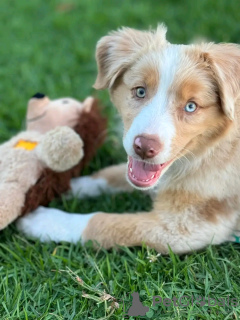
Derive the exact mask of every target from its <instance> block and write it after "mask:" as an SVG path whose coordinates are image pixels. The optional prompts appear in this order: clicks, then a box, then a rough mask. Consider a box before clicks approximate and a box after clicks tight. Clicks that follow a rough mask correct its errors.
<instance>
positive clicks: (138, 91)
mask: <svg viewBox="0 0 240 320" xmlns="http://www.w3.org/2000/svg"><path fill="white" fill-rule="evenodd" d="M145 95H146V90H145V88H143V87H138V88H137V89H136V96H137V97H138V98H145Z"/></svg>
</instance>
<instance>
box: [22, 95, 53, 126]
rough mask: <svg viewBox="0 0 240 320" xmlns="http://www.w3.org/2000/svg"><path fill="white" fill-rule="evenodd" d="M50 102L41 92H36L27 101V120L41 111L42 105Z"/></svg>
mask: <svg viewBox="0 0 240 320" xmlns="http://www.w3.org/2000/svg"><path fill="white" fill-rule="evenodd" d="M49 102H50V100H49V98H48V97H47V96H45V95H44V94H43V93H36V94H35V95H34V96H32V98H31V99H30V100H29V101H28V107H27V120H31V119H34V118H36V117H38V116H39V115H41V114H42V113H43V109H44V107H45V106H46V105H47V104H48V103H49Z"/></svg>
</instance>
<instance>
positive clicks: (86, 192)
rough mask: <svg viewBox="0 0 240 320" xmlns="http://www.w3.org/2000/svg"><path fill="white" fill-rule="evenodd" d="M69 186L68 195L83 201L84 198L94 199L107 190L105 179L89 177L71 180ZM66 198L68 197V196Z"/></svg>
mask: <svg viewBox="0 0 240 320" xmlns="http://www.w3.org/2000/svg"><path fill="white" fill-rule="evenodd" d="M70 185H71V191H70V193H71V194H72V195H74V196H76V197H78V198H79V199H83V198H85V197H96V196H99V195H100V194H101V193H102V192H106V191H108V189H109V187H108V184H107V181H106V180H105V179H103V178H92V177H90V176H85V177H80V178H73V179H72V180H71V183H70ZM68 196H70V195H69V194H68Z"/></svg>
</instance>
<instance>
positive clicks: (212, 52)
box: [204, 43, 240, 120]
mask: <svg viewBox="0 0 240 320" xmlns="http://www.w3.org/2000/svg"><path fill="white" fill-rule="evenodd" d="M204 57H205V60H206V61H207V62H208V64H209V66H210V68H211V69H212V71H213V77H214V79H215V81H216V83H217V86H218V89H219V95H220V100H221V106H222V109H223V112H224V113H225V114H226V116H227V117H228V118H229V119H231V120H233V119H234V113H235V101H236V99H237V98H238V96H239V94H240V46H239V45H236V44H232V43H229V44H227V43H226V44H224V43H222V44H210V45H209V47H208V49H207V51H206V52H204Z"/></svg>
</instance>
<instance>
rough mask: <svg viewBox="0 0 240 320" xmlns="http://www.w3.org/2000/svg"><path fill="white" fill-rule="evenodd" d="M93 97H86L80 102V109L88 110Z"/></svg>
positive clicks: (92, 102) (90, 107)
mask: <svg viewBox="0 0 240 320" xmlns="http://www.w3.org/2000/svg"><path fill="white" fill-rule="evenodd" d="M94 101H95V99H94V98H93V97H87V98H86V99H85V100H84V101H83V104H82V107H81V111H85V112H90V111H91V109H92V106H93V104H94Z"/></svg>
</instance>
